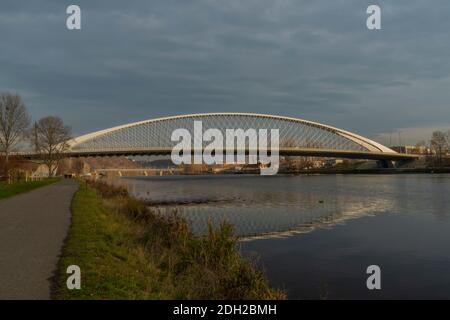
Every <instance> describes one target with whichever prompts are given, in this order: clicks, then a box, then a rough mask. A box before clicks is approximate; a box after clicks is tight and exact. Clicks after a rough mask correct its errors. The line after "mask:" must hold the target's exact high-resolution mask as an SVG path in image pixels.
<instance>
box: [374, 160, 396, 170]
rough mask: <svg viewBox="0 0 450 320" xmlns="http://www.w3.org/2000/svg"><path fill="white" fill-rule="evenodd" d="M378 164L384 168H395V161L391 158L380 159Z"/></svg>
mask: <svg viewBox="0 0 450 320" xmlns="http://www.w3.org/2000/svg"><path fill="white" fill-rule="evenodd" d="M377 166H378V168H383V169H388V168H394V163H393V162H392V161H390V160H378V161H377Z"/></svg>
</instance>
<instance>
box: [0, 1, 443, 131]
mask: <svg viewBox="0 0 450 320" xmlns="http://www.w3.org/2000/svg"><path fill="white" fill-rule="evenodd" d="M76 3H77V4H78V5H80V6H81V8H82V30H81V31H68V30H66V28H65V19H66V14H65V9H66V7H67V6H68V5H69V4H72V2H68V1H57V0H53V1H27V2H26V1H17V0H14V1H10V0H6V1H5V0H3V1H2V3H1V4H0V30H1V35H2V40H1V42H0V66H1V69H0V89H2V90H6V89H8V90H14V91H18V92H19V93H21V94H22V95H23V97H24V98H25V101H26V103H27V105H28V107H29V109H30V111H31V112H32V114H33V116H34V117H40V116H43V115H47V114H56V115H60V116H61V117H63V118H64V119H65V121H66V122H68V123H70V124H71V125H72V126H73V128H74V131H75V132H76V133H82V132H87V131H92V130H97V129H101V128H105V127H109V126H112V125H116V124H120V123H124V122H128V121H137V120H142V119H146V118H152V117H155V116H162V115H171V114H181V113H193V112H208V111H248V112H263V113H273V114H282V115H290V116H296V117H301V118H306V119H310V120H314V121H320V122H324V123H328V124H331V125H334V126H338V127H343V128H346V129H348V130H355V131H357V132H359V133H361V134H363V135H369V136H376V135H377V134H380V133H383V132H389V131H391V130H395V129H396V128H413V127H415V126H417V127H424V126H430V127H433V126H438V125H442V124H448V123H450V119H449V112H448V111H449V103H448V101H449V98H450V93H449V90H447V89H446V88H448V87H449V85H450V78H449V72H450V59H449V58H448V57H449V56H450V45H449V41H448V40H449V32H448V30H450V19H448V12H450V2H449V1H448V0H436V1H433V2H432V3H427V2H426V1H423V0H421V1H419V0H411V1H378V2H377V3H378V4H380V6H381V7H382V10H383V11H382V30H380V31H369V30H367V29H366V27H365V20H366V13H365V10H366V8H367V6H368V5H369V4H372V1H360V0H346V1H343V0H335V1H325V0H318V1H300V0H246V1H238V0H228V1H219V0H202V1H200V0H198V1H182V0H178V1H175V0H152V1H133V2H124V1H118V0H115V1H111V0H109V1H106V0H104V1H87V0H79V1H76Z"/></svg>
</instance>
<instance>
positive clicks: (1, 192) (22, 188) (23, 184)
mask: <svg viewBox="0 0 450 320" xmlns="http://www.w3.org/2000/svg"><path fill="white" fill-rule="evenodd" d="M59 180H60V179H59V178H46V179H42V180H36V181H19V182H13V183H10V184H7V183H5V182H0V200H1V199H5V198H9V197H12V196H15V195H17V194H20V193H24V192H28V191H31V190H34V189H36V188H40V187H43V186H46V185H49V184H52V183H55V182H57V181H59Z"/></svg>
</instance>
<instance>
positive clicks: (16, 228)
mask: <svg viewBox="0 0 450 320" xmlns="http://www.w3.org/2000/svg"><path fill="white" fill-rule="evenodd" d="M77 189H78V185H77V183H76V182H75V181H72V180H68V179H67V180H62V181H60V182H58V183H55V184H52V185H49V186H46V187H42V188H38V189H36V190H33V191H30V192H28V193H24V194H20V195H17V196H14V197H12V198H8V199H4V200H1V201H0V299H49V298H50V286H51V284H52V282H51V281H52V277H53V276H54V272H55V271H56V265H57V263H58V259H59V255H60V252H61V248H62V246H63V242H64V239H65V237H66V235H67V231H68V228H69V225H70V202H71V200H72V197H73V194H74V193H75V191H76V190H77Z"/></svg>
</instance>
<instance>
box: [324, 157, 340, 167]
mask: <svg viewBox="0 0 450 320" xmlns="http://www.w3.org/2000/svg"><path fill="white" fill-rule="evenodd" d="M342 163H344V160H343V159H335V158H328V159H325V160H324V161H323V166H324V167H326V168H330V167H334V166H336V165H338V164H342Z"/></svg>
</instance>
